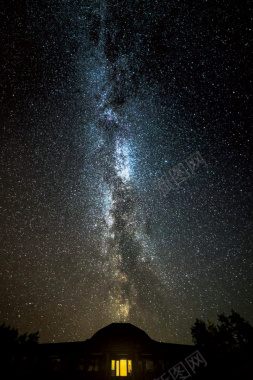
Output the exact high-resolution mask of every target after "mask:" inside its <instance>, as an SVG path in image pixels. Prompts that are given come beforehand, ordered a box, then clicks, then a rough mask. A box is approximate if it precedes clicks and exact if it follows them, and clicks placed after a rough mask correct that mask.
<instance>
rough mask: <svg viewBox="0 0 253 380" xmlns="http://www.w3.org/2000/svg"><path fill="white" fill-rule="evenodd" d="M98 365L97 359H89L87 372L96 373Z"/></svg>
mask: <svg viewBox="0 0 253 380" xmlns="http://www.w3.org/2000/svg"><path fill="white" fill-rule="evenodd" d="M99 364H100V360H99V359H97V358H92V359H90V361H89V367H88V371H89V372H97V371H98V370H99Z"/></svg>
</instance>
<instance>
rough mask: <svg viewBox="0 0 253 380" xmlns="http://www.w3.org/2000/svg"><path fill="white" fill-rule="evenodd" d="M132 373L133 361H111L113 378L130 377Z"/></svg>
mask: <svg viewBox="0 0 253 380" xmlns="http://www.w3.org/2000/svg"><path fill="white" fill-rule="evenodd" d="M131 373H132V360H126V359H120V360H112V361H111V376H117V377H120V376H122V377H123V376H124V377H127V376H130V375H131Z"/></svg>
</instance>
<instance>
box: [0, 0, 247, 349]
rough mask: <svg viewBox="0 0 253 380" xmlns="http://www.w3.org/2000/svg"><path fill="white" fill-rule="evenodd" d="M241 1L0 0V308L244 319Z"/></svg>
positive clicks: (24, 320) (153, 322)
mask: <svg viewBox="0 0 253 380" xmlns="http://www.w3.org/2000/svg"><path fill="white" fill-rule="evenodd" d="M250 3H251V2H250V1H249V0H242V1H227V0H195V1H193V2H189V1H181V0H180V1H178V0H170V1H167V0H166V1H165V0H159V1H158V0H116V1H109V0H100V1H99V0H93V1H92V0H90V1H88V0H19V1H15V0H8V1H7V0H3V2H2V5H1V7H2V10H1V20H2V21H1V23H0V25H1V26H0V28H1V37H2V43H1V45H2V47H3V49H2V55H1V58H0V68H1V132H0V133H1V138H0V144H1V145H0V160H1V161H0V162H1V169H0V174H1V199H0V207H1V215H0V250H1V253H0V323H4V322H5V323H6V324H10V325H11V326H14V327H15V328H18V329H19V330H20V332H25V331H28V332H33V331H36V330H39V332H40V342H63V341H81V340H85V339H87V338H90V337H91V336H92V334H94V333H95V332H96V331H97V330H98V329H100V328H102V327H103V326H105V325H107V324H109V323H112V322H120V321H121V322H130V323H132V324H134V325H136V326H138V327H140V328H142V329H144V330H145V331H146V332H147V333H148V334H149V335H150V337H151V338H153V339H155V340H158V341H167V342H171V343H188V344H191V343H192V341H191V335H190V327H191V326H192V324H193V323H194V321H195V319H196V318H202V319H204V320H208V319H209V320H213V321H216V320H217V314H218V313H223V312H224V313H226V314H228V313H229V312H230V311H231V309H234V310H235V311H237V312H239V313H240V314H241V316H243V317H244V318H245V319H246V320H248V321H249V322H250V323H251V324H252V323H253V319H252V316H253V281H252V273H253V255H252V229H253V218H252V205H251V203H252V174H253V170H252V119H251V116H252V80H251V76H250V73H251V72H252V71H251V68H252V67H251V58H250V52H251V41H252V36H251V28H252V24H251V19H250V10H251V9H250V8H251V6H250Z"/></svg>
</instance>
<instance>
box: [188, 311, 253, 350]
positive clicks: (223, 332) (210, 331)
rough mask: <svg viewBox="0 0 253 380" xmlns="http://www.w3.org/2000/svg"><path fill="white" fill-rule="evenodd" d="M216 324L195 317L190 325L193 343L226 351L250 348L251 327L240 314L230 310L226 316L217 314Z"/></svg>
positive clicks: (251, 342)
mask: <svg viewBox="0 0 253 380" xmlns="http://www.w3.org/2000/svg"><path fill="white" fill-rule="evenodd" d="M218 322H219V323H218V324H217V325H215V324H214V323H213V322H208V323H206V322H204V321H203V320H201V319H196V322H195V323H194V325H193V326H192V327H191V334H192V340H193V343H194V344H196V345H198V346H199V347H205V348H207V349H212V348H213V349H214V348H216V349H217V348H218V349H222V350H226V351H233V350H241V349H248V348H252V346H253V327H252V326H251V325H250V324H249V322H247V321H245V319H244V318H242V317H241V316H240V314H238V313H236V312H235V311H234V310H231V315H229V316H228V317H227V316H225V314H220V315H218Z"/></svg>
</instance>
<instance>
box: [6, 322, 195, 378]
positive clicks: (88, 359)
mask: <svg viewBox="0 0 253 380" xmlns="http://www.w3.org/2000/svg"><path fill="white" fill-rule="evenodd" d="M193 351H194V347H193V346H186V345H180V344H171V343H160V342H156V341H155V340H153V339H151V338H150V337H149V336H148V335H147V334H146V333H145V332H144V331H143V330H141V329H139V328H138V327H136V326H133V325H132V324H130V323H112V324H110V325H108V326H106V327H104V328H102V329H101V330H99V331H97V332H96V333H95V334H94V335H93V336H92V338H90V339H87V340H86V341H85V342H72V343H52V344H38V345H35V346H33V347H30V348H29V347H26V348H25V351H24V349H23V350H22V351H19V352H16V354H15V355H14V356H13V357H12V371H13V374H14V372H15V373H16V375H17V378H18V379H23V378H24V379H35V378H36V379H42V378H43V379H46V380H49V379H78V380H79V379H83V380H85V379H87V380H91V379H92V380H108V379H112V378H115V380H116V378H119V379H120V378H122V379H123V378H124V379H125V378H128V377H129V378H131V379H132V380H153V379H155V378H158V377H160V376H161V375H162V374H163V372H165V370H168V368H169V367H172V366H173V365H175V364H176V363H178V362H179V361H183V360H184V358H185V357H187V356H188V355H190V354H191V353H192V352H193Z"/></svg>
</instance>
